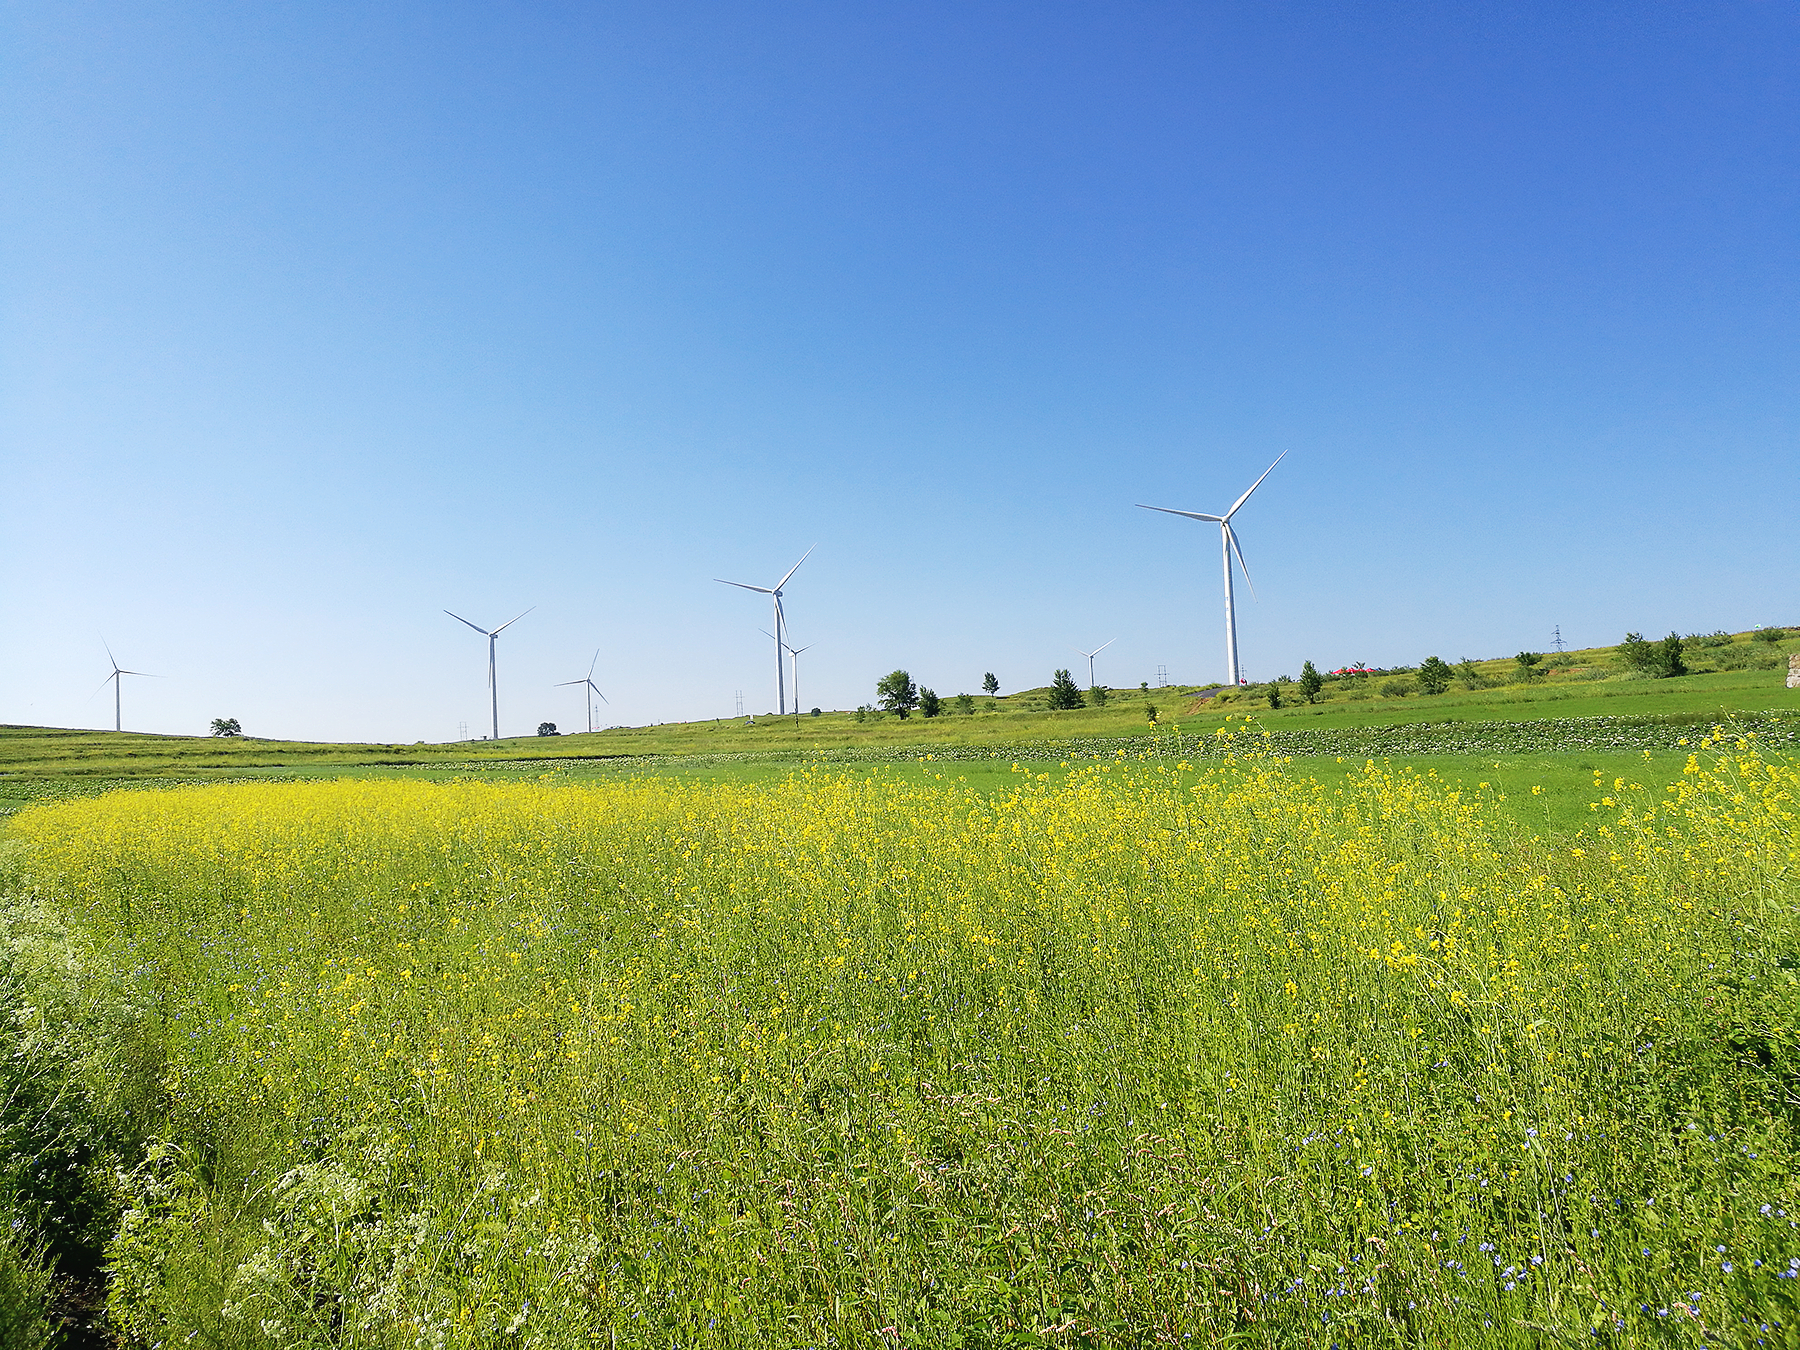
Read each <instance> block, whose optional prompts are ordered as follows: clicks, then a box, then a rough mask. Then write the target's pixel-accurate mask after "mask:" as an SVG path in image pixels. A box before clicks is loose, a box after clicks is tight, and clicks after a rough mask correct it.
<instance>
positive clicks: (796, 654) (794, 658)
mask: <svg viewBox="0 0 1800 1350" xmlns="http://www.w3.org/2000/svg"><path fill="white" fill-rule="evenodd" d="M757 631H758V632H760V633H761V634H762V635H763V636H764V637H774V636H775V635H774V634H773V633H771V632H770V631H769V630H768V629H766V628H760V629H758V630H757ZM781 645H782V646H783V647H787V654H788V664H789V665H791V666H792V667H793V669H794V716H795V717H798V716H800V653H801V652H809V651H811V650H812V649H813V648H814V647H816V646H818V645H819V644H818V643H816V642H809V643H807V644H806V645H805V646H804V647H788V646H787V644H786V643H785V642H784V643H782V644H781Z"/></svg>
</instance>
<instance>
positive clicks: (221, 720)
mask: <svg viewBox="0 0 1800 1350" xmlns="http://www.w3.org/2000/svg"><path fill="white" fill-rule="evenodd" d="M212 734H213V735H215V736H242V735H243V734H244V729H243V728H242V727H240V726H239V725H238V720H237V718H235V717H215V718H213V720H212Z"/></svg>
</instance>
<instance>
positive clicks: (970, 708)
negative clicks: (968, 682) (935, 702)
mask: <svg viewBox="0 0 1800 1350" xmlns="http://www.w3.org/2000/svg"><path fill="white" fill-rule="evenodd" d="M956 711H957V712H959V713H961V714H962V715H963V716H965V717H967V716H969V715H970V714H971V713H973V712H974V711H975V695H973V694H958V695H957V696H956Z"/></svg>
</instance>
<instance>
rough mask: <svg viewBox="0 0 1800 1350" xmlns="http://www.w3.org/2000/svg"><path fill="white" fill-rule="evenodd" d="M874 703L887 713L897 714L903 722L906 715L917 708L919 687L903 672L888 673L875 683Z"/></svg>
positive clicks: (893, 671)
mask: <svg viewBox="0 0 1800 1350" xmlns="http://www.w3.org/2000/svg"><path fill="white" fill-rule="evenodd" d="M875 701H876V702H877V703H879V704H880V705H881V706H882V707H883V708H885V709H887V710H888V711H889V712H891V713H898V714H899V716H900V720H901V721H902V722H904V721H905V720H906V715H907V714H908V713H909V712H911V711H912V710H913V709H914V708H916V707H918V706H919V686H918V685H916V684H914V683H913V678H912V676H910V675H908V674H907V673H906V672H905V671H904V670H892V671H889V672H888V673H887V674H886V675H883V676H882V677H881V679H880V680H879V681H877V682H876V685H875Z"/></svg>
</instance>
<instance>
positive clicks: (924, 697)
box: [919, 688, 944, 717]
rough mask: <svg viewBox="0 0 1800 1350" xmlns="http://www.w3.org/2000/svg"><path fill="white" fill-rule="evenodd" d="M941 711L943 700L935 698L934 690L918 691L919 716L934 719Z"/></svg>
mask: <svg viewBox="0 0 1800 1350" xmlns="http://www.w3.org/2000/svg"><path fill="white" fill-rule="evenodd" d="M943 710H944V700H943V699H941V698H939V697H938V696H937V691H936V690H934V689H925V688H921V689H920V690H919V715H920V716H922V717H936V716H937V715H938V714H939V713H941V712H942V711H943Z"/></svg>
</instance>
